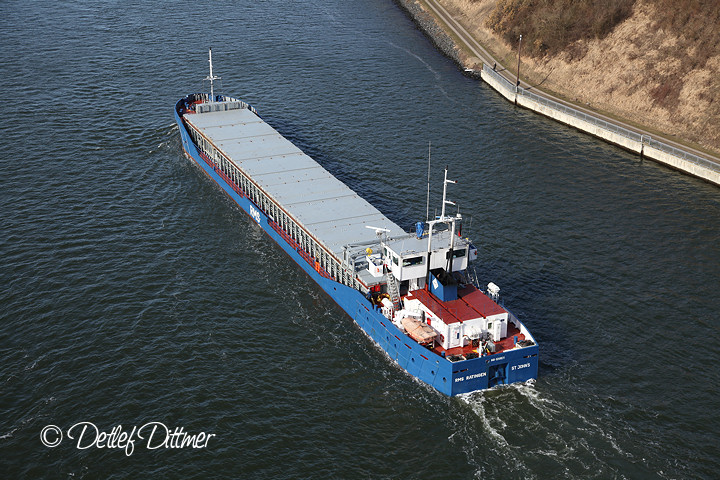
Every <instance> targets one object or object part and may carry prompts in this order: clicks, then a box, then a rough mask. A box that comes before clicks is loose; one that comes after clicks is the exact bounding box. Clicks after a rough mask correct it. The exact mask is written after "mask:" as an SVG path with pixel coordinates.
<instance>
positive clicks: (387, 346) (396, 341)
mask: <svg viewBox="0 0 720 480" xmlns="http://www.w3.org/2000/svg"><path fill="white" fill-rule="evenodd" d="M183 100H184V99H181V100H180V101H179V102H178V104H177V105H176V108H175V120H176V121H177V124H178V127H179V129H180V137H181V140H182V146H183V149H184V150H185V154H186V155H187V156H188V157H189V158H191V159H192V160H193V161H194V162H195V163H196V164H197V165H198V166H199V167H200V168H202V169H203V171H204V172H205V173H206V174H207V175H208V176H209V177H210V178H211V179H212V180H213V181H215V183H217V184H218V186H220V188H222V189H223V190H224V191H225V193H226V194H227V195H228V196H229V197H230V198H231V199H232V200H233V201H234V202H235V203H237V204H238V205H239V206H240V208H242V209H243V211H245V213H247V214H248V216H249V217H250V218H251V219H252V221H254V222H255V223H257V224H258V225H259V226H260V227H261V228H262V229H263V230H264V231H265V233H267V234H268V235H269V236H270V238H272V239H273V240H274V241H275V242H276V243H277V244H278V245H279V246H280V247H281V248H282V249H283V250H285V252H286V253H287V254H288V255H289V256H290V258H292V259H293V260H294V261H295V263H297V264H298V265H299V266H300V267H301V268H302V269H303V270H305V272H306V273H307V274H308V275H309V276H310V278H312V279H313V280H314V281H315V282H316V283H317V284H318V285H319V286H320V288H322V289H323V290H324V291H325V292H326V293H327V294H328V295H329V296H330V297H331V298H332V299H333V300H334V301H335V302H336V303H337V304H338V305H339V306H340V307H341V308H342V309H343V310H345V312H347V314H348V315H349V316H350V317H351V318H352V319H353V320H354V321H355V322H356V323H357V324H358V325H359V326H360V328H362V329H363V331H364V332H365V333H366V334H367V335H368V336H369V337H370V338H372V339H373V341H374V342H375V343H377V344H378V345H380V347H382V349H383V350H385V352H386V353H387V354H388V356H389V357H390V358H391V359H393V360H394V361H395V362H396V363H397V364H398V365H400V367H402V368H403V369H404V370H405V371H407V372H408V373H409V374H411V375H413V376H414V377H416V378H418V379H419V380H422V381H423V382H425V383H427V384H428V385H431V386H432V387H434V388H435V389H436V390H438V391H440V392H442V393H444V394H445V395H448V396H454V395H459V394H463V393H469V392H473V391H476V390H485V389H487V388H491V387H494V386H497V385H507V384H511V383H517V382H526V381H528V380H531V379H534V378H537V372H538V345H537V344H536V345H533V346H531V347H525V348H519V349H512V350H506V351H503V352H501V353H498V354H495V355H487V356H482V357H478V358H474V359H468V360H463V361H458V362H451V361H449V360H447V359H446V358H444V357H442V356H440V355H438V354H436V353H434V352H432V351H430V350H429V349H427V348H425V347H423V346H421V345H420V344H418V343H417V342H415V341H414V340H412V339H411V338H409V337H408V336H407V335H406V334H405V333H404V332H402V331H401V330H400V329H399V328H398V327H396V326H395V325H394V324H393V323H392V322H390V321H389V320H388V319H387V318H386V317H385V316H384V315H382V313H381V312H380V310H379V309H376V308H375V307H374V306H373V305H372V303H371V302H370V301H369V300H368V299H367V298H366V297H365V296H364V295H363V294H362V293H361V292H359V291H358V290H355V289H353V288H350V287H348V286H346V285H343V284H341V283H339V282H336V281H335V280H333V279H331V278H326V277H325V276H323V275H321V274H320V272H318V271H316V270H315V269H314V268H313V267H312V266H311V265H310V264H309V263H308V261H306V259H305V258H304V257H303V255H302V254H301V251H300V250H299V249H298V248H295V247H293V246H292V245H290V244H289V243H288V242H287V241H286V240H285V239H284V238H283V236H281V235H280V234H279V233H278V231H277V230H276V229H275V228H273V226H272V224H271V220H269V219H268V217H267V216H266V215H265V213H264V212H263V211H262V209H261V208H260V207H258V206H257V205H255V204H254V203H253V202H252V200H250V199H249V198H248V197H247V196H245V195H243V194H242V193H239V192H241V191H240V190H239V189H238V188H237V187H236V186H233V185H231V184H230V183H229V182H228V181H226V180H225V178H223V175H221V174H220V173H218V172H219V169H217V168H216V167H214V166H213V165H211V164H210V163H208V162H206V161H205V160H204V159H203V158H202V156H201V155H200V152H199V151H198V148H197V147H196V145H195V144H194V142H193V141H192V138H191V137H190V135H189V133H188V131H187V129H186V127H185V125H184V123H183V120H182V118H181V116H180V115H179V114H178V111H179V108H180V105H181V103H182V102H183Z"/></svg>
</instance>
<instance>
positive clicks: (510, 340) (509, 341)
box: [431, 323, 525, 357]
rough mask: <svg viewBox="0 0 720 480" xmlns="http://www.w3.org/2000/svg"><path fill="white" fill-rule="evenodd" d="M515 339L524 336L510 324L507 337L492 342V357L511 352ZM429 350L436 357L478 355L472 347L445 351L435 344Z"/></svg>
mask: <svg viewBox="0 0 720 480" xmlns="http://www.w3.org/2000/svg"><path fill="white" fill-rule="evenodd" d="M515 337H517V341H518V342H520V341H522V340H525V335H524V334H522V333H520V329H519V328H517V327H516V326H515V325H513V324H512V323H511V324H509V325H508V329H507V337H505V338H503V339H501V340H500V341H498V342H494V343H495V353H494V354H493V355H497V354H498V353H502V352H504V351H506V350H511V349H513V348H515ZM431 350H432V351H433V352H435V353H437V354H438V355H442V354H443V353H445V356H446V357H450V356H453V355H463V356H467V355H468V354H473V353H478V347H473V346H472V345H466V346H464V347H455V348H448V349H447V350H445V349H444V348H443V347H442V346H440V345H437V344H436V345H435V346H434V347H433V348H432V349H431Z"/></svg>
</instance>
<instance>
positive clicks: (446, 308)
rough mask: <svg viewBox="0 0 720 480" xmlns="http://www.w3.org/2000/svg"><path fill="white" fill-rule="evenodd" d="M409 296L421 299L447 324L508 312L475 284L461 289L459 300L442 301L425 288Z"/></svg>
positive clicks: (412, 292)
mask: <svg viewBox="0 0 720 480" xmlns="http://www.w3.org/2000/svg"><path fill="white" fill-rule="evenodd" d="M407 298H409V299H418V300H420V303H422V304H423V305H425V306H427V307H428V308H429V309H430V310H432V312H433V313H434V314H435V315H436V316H437V317H439V318H440V319H442V321H443V322H445V324H446V325H450V324H453V323H458V322H464V321H467V320H472V319H473V318H478V317H488V316H490V315H496V314H499V313H505V312H506V310H505V309H504V308H503V307H501V306H500V305H498V304H497V303H495V302H494V301H493V300H492V299H491V298H490V297H488V296H487V295H485V294H484V293H483V292H481V291H480V290H478V289H477V288H475V287H474V286H473V285H466V286H465V287H464V288H461V289H459V290H458V298H457V300H450V301H446V302H442V301H440V300H439V299H438V298H437V297H436V296H435V295H433V294H432V293H430V292H429V291H427V290H425V289H419V290H413V291H411V292H409V293H408V295H407Z"/></svg>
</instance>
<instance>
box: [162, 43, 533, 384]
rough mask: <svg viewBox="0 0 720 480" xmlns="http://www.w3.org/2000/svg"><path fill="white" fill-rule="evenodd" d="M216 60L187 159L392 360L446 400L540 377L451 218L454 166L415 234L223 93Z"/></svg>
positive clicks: (191, 107)
mask: <svg viewBox="0 0 720 480" xmlns="http://www.w3.org/2000/svg"><path fill="white" fill-rule="evenodd" d="M208 61H209V64H210V65H209V67H210V68H209V69H210V75H209V76H207V77H206V78H205V80H207V81H209V87H210V88H209V90H210V92H209V93H193V94H189V95H187V96H185V97H184V98H181V99H180V100H179V101H178V102H177V104H176V105H175V120H176V121H177V124H178V127H179V130H180V137H181V140H182V147H183V149H184V151H185V155H186V156H187V157H189V158H190V159H191V160H192V161H194V162H195V163H196V164H197V165H198V166H199V167H200V168H201V169H202V170H203V171H204V172H205V173H206V174H207V175H208V176H209V177H210V178H211V179H212V180H213V181H215V183H217V185H218V186H219V187H220V188H221V189H222V190H224V191H225V193H226V194H227V195H228V196H229V197H230V198H231V199H232V200H233V201H234V202H235V203H237V204H238V205H239V206H240V208H241V209H242V210H243V211H245V212H246V213H247V214H248V216H249V217H250V219H251V221H253V222H255V223H256V224H257V225H258V226H259V227H260V228H262V229H263V230H264V231H265V232H266V233H267V234H268V235H269V236H270V238H272V239H273V240H274V241H275V242H276V243H277V244H278V245H279V246H280V248H282V249H283V250H284V251H285V252H286V253H287V254H288V255H289V256H290V258H292V259H293V260H294V261H295V262H296V263H297V264H298V265H299V266H300V267H301V268H302V269H303V270H304V271H305V272H306V273H307V274H308V275H309V276H310V277H311V278H312V279H313V280H314V281H315V282H316V283H317V285H318V286H319V287H320V288H321V289H322V290H324V291H325V292H326V293H327V294H328V295H330V297H331V298H332V299H333V300H334V301H335V302H336V303H337V304H338V305H339V306H340V307H341V308H342V309H343V310H344V311H345V312H347V314H348V316H349V317H350V318H352V319H353V320H354V321H355V322H356V323H357V325H358V326H359V327H360V328H361V329H362V330H363V331H364V332H365V333H366V334H367V335H368V336H369V337H370V338H371V339H372V340H373V341H374V342H375V343H377V344H378V345H379V346H380V347H381V348H382V349H383V350H384V351H385V352H386V353H387V355H388V357H390V359H392V361H394V362H396V363H397V364H398V365H399V366H400V367H402V368H403V369H404V370H405V371H406V372H407V373H409V374H410V375H412V376H414V377H415V378H417V379H418V380H420V381H422V382H424V383H426V384H428V385H430V386H432V387H434V388H435V389H437V390H438V391H439V392H442V393H443V394H445V395H448V396H454V395H459V394H465V393H469V392H474V391H478V390H485V389H488V388H493V387H497V386H500V385H509V384H513V383H517V382H527V381H529V380H532V379H535V378H537V372H538V348H539V347H538V345H537V342H536V341H535V339H534V338H533V336H532V335H531V334H530V332H529V331H528V329H527V328H526V327H525V326H524V325H523V323H522V322H520V320H518V318H517V317H516V316H515V315H513V314H512V313H511V312H510V311H509V310H508V309H506V308H505V307H504V305H503V302H502V301H501V300H500V289H499V287H498V286H497V285H495V284H494V283H489V284H487V286H486V287H485V286H483V287H481V286H480V284H479V283H478V281H477V276H476V275H474V274H473V272H474V270H473V269H472V267H471V262H472V261H473V260H476V259H477V256H478V250H477V247H476V246H475V245H474V244H473V243H472V242H471V241H470V240H469V239H468V238H464V237H462V235H461V232H462V221H463V218H462V216H461V215H460V213H459V211H458V212H456V213H454V214H449V213H446V206H451V207H452V206H454V205H455V204H454V203H453V202H451V201H449V200H447V187H448V185H452V184H454V183H455V182H453V181H452V180H449V179H448V173H447V172H448V170H447V168H446V169H445V178H444V180H443V200H442V205H441V209H440V210H441V213H440V215H439V216H436V217H435V218H433V219H429V218H426V220H425V221H420V222H416V223H414V231H411V232H407V231H405V230H404V229H403V228H401V227H400V226H398V225H396V224H395V223H394V222H393V221H391V220H390V219H389V218H388V217H386V216H385V215H384V214H383V213H381V212H380V211H378V210H377V209H376V208H375V207H373V206H372V205H370V204H369V203H368V202H367V201H365V200H364V199H363V198H362V197H361V196H359V195H358V194H357V193H356V192H354V191H353V190H352V189H350V188H349V187H348V186H347V185H345V184H344V183H342V182H341V181H340V180H338V179H337V178H335V177H334V176H333V175H332V174H330V173H329V172H328V171H327V170H325V168H323V167H322V166H321V165H320V164H319V163H318V162H316V161H315V160H313V159H312V158H310V157H309V156H308V155H306V154H305V153H303V152H302V151H301V150H300V149H299V148H298V147H296V146H295V145H294V144H293V143H292V142H290V141H289V140H287V139H286V138H284V137H283V136H282V135H281V134H280V133H278V132H277V131H276V130H275V129H274V128H273V127H272V126H270V125H269V124H267V123H266V122H265V121H263V119H262V118H261V117H260V115H259V114H258V112H257V111H256V110H255V109H254V108H253V107H252V106H251V105H249V104H247V103H245V102H243V101H241V100H238V99H235V98H232V97H229V96H226V95H222V94H218V95H216V94H215V91H214V82H215V81H216V80H218V79H219V77H217V76H214V74H213V65H212V50H210V51H209V52H208ZM428 191H429V189H428ZM428 198H429V196H428ZM428 211H429V209H428Z"/></svg>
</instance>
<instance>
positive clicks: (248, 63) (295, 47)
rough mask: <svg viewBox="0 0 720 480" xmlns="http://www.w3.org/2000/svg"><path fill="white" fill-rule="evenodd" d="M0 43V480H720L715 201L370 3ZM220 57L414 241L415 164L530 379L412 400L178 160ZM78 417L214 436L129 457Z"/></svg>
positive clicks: (380, 357) (55, 16)
mask: <svg viewBox="0 0 720 480" xmlns="http://www.w3.org/2000/svg"><path fill="white" fill-rule="evenodd" d="M0 31H1V32H2V33H1V34H0V35H1V36H2V42H0V52H1V53H2V55H0V66H1V67H2V72H3V73H2V75H1V76H0V77H1V78H0V87H1V88H2V92H3V94H4V103H3V104H4V107H3V113H2V120H1V121H0V138H1V140H0V141H1V142H2V147H3V148H2V152H3V155H2V157H0V162H1V163H2V172H3V173H2V177H1V178H2V188H1V189H0V232H2V233H1V234H0V255H1V257H0V259H1V260H2V263H1V264H0V265H1V267H0V292H1V294H0V414H1V415H0V476H2V477H3V478H262V479H265V478H267V479H270V478H273V479H274V478H350V479H355V478H416V479H429V478H433V479H446V478H453V479H456V478H498V477H501V478H538V479H543V478H717V475H718V474H717V472H718V471H719V470H720V454H718V448H717V446H718V445H719V444H720V433H719V431H720V420H719V419H718V411H720V399H719V397H718V389H719V388H720V374H719V373H718V362H719V361H720V346H719V342H718V340H720V332H719V327H718V321H719V320H720V319H719V318H718V317H719V316H720V296H719V295H718V287H719V286H720V241H719V240H720V189H718V188H717V187H713V186H711V185H708V184H705V183H703V182H701V181H699V180H696V179H693V178H690V177H687V176H683V175H681V174H679V173H677V172H673V171H670V170H668V169H665V168H663V167H661V166H659V165H656V164H654V163H650V162H643V161H641V160H639V159H638V158H637V157H635V156H633V155H630V154H627V153H625V152H623V151H621V150H618V149H616V148H614V147H611V146H608V145H605V144H603V143H601V142H599V141H596V140H594V139H590V138H588V137H586V136H583V135H581V134H579V133H576V132H575V131H572V130H570V129H568V128H565V127H563V126H561V125H558V124H555V123H553V122H550V121H548V120H545V119H543V118H541V117H538V116H536V115H533V114H531V113H528V112H525V111H522V110H517V109H515V108H514V107H512V106H511V105H510V104H508V103H506V102H505V101H504V100H501V99H500V97H499V96H497V95H496V94H494V93H493V92H492V91H490V90H489V89H488V88H487V87H485V86H484V85H482V84H480V83H477V82H475V81H473V80H470V79H468V78H466V77H464V76H462V74H461V73H460V72H458V70H457V68H456V67H455V66H454V65H453V64H452V63H451V62H450V61H448V60H447V59H445V58H444V57H442V56H441V55H440V54H438V53H437V52H436V51H435V50H434V49H433V48H432V46H431V45H430V44H429V42H428V41H427V40H426V39H425V37H423V35H422V34H420V33H419V32H418V31H417V30H416V29H415V28H414V26H413V24H412V22H410V21H409V20H408V19H407V17H406V16H405V15H404V14H403V13H402V12H401V11H400V10H399V9H398V8H397V7H396V5H395V4H393V3H392V2H391V1H389V0H358V1H340V2H323V1H320V0H310V1H308V2H297V1H295V2H292V1H288V2H279V1H265V2H216V3H209V4H204V5H201V4H198V3H197V2H187V1H183V0H180V1H177V2H146V3H138V2H108V1H106V2H71V3H58V2H45V1H39V2H33V3H31V4H28V3H26V2H17V1H7V2H3V3H2V4H1V5H0ZM210 46H212V47H213V53H214V60H215V68H216V74H218V75H220V76H222V77H223V83H224V93H227V94H229V95H233V96H236V97H239V98H242V99H245V100H247V101H249V102H250V103H252V104H253V105H254V106H255V107H256V108H257V109H258V110H259V111H260V114H261V115H262V116H263V118H264V119H265V120H266V121H268V122H270V123H271V124H273V125H274V126H276V127H277V128H278V129H279V130H280V131H281V132H282V133H283V134H285V135H286V136H287V137H288V138H290V139H291V140H293V141H294V142H295V143H296V144H298V145H299V146H300V147H301V148H303V149H304V150H305V151H306V152H307V153H309V154H310V155H312V156H313V157H315V158H316V159H317V160H318V161H320V162H321V163H322V164H323V165H325V167H326V168H327V169H328V170H330V171H331V172H332V173H334V174H335V175H336V176H338V177H339V178H340V179H342V180H343V181H345V182H346V183H348V184H349V185H350V186H351V187H352V188H354V189H355V190H356V191H358V192H359V193H360V194H361V195H362V196H364V197H365V198H366V199H368V200H369V201H370V202H371V203H373V204H374V205H376V206H377V207H378V208H380V209H381V210H382V211H383V212H384V213H386V214H387V215H388V216H389V217H390V218H391V219H393V220H394V221H396V222H397V223H398V224H400V225H403V226H406V227H407V228H408V229H410V228H411V227H412V224H413V222H414V221H416V220H418V219H421V218H424V215H425V176H426V170H425V168H426V153H427V145H428V142H429V141H431V142H432V144H433V163H434V167H433V173H434V177H435V178H436V179H438V181H436V182H435V188H434V189H433V193H434V196H433V204H438V203H439V198H438V188H437V187H439V184H440V182H439V175H441V171H442V168H443V167H444V166H445V165H446V164H448V165H450V169H451V177H454V178H457V179H459V180H460V181H459V183H458V185H456V186H453V187H452V188H451V193H450V197H451V198H453V199H454V200H457V202H458V203H459V204H460V206H461V208H462V211H463V213H464V214H465V215H466V216H472V219H473V220H472V224H471V225H470V226H469V227H468V226H467V225H466V229H465V233H467V234H468V235H469V236H470V237H471V238H474V239H475V240H476V244H478V245H479V246H480V247H481V248H480V258H479V262H478V263H479V265H480V268H479V270H480V273H481V277H482V280H483V281H484V282H488V281H494V282H495V283H497V284H498V285H499V286H500V287H501V288H502V292H503V294H504V295H505V301H506V304H507V305H508V306H510V307H511V308H512V309H513V311H514V313H515V314H516V315H518V316H519V317H520V318H521V319H522V320H523V322H525V324H526V325H528V327H529V328H530V329H531V330H532V332H533V333H534V335H535V337H536V338H537V340H538V341H539V342H540V345H541V364H540V378H539V379H538V381H537V382H536V383H535V384H534V385H532V386H519V387H510V388H504V389H500V390H494V391H490V392H485V393H478V394H474V395H471V396H469V397H465V398H453V399H449V398H446V397H444V396H442V395H440V394H438V393H436V392H435V391H433V390H431V389H429V388H428V387H426V386H424V385H422V384H420V383H418V382H416V381H414V380H413V379H412V378H411V377H409V376H408V375H406V374H405V373H403V372H402V371H401V370H400V369H399V368H397V367H396V366H395V365H394V364H393V363H391V361H390V360H388V359H387V357H386V356H385V355H384V353H383V352H382V351H381V350H380V349H379V348H377V347H375V346H374V345H373V344H372V343H371V342H370V341H369V340H368V339H367V337H365V336H364V335H363V334H362V332H361V331H360V330H359V329H358V328H357V327H356V326H355V325H354V324H353V323H352V321H351V320H350V318H349V317H347V316H346V315H345V314H344V313H343V312H342V311H341V310H340V309H339V308H338V307H337V306H336V305H335V304H334V303H333V302H332V300H331V299H330V298H329V297H327V296H325V295H324V294H322V293H321V292H320V291H319V289H318V288H316V287H315V285H314V284H313V283H312V282H311V281H310V280H309V279H308V278H306V276H305V275H304V274H303V273H302V271H301V270H300V269H299V268H298V267H297V266H296V265H295V264H294V263H293V262H292V261H291V260H290V259H289V258H288V257H287V256H285V254H284V253H282V252H281V251H280V250H279V249H278V248H276V247H275V246H273V244H272V243H271V242H270V240H269V239H268V238H267V237H266V236H265V235H264V233H263V232H262V231H260V230H259V229H258V228H257V227H256V226H255V225H253V223H252V222H251V221H249V220H248V219H247V218H246V216H245V215H244V214H243V213H242V212H240V211H239V209H238V208H236V207H235V206H234V205H233V204H232V203H231V201H229V200H228V199H227V198H226V197H225V196H224V195H223V194H222V193H221V192H220V190H219V189H218V188H217V187H216V186H215V185H214V184H213V183H212V182H211V181H209V180H208V179H207V178H206V177H204V175H203V174H202V173H201V172H200V171H199V170H198V169H197V168H195V167H194V166H193V165H192V164H191V163H190V162H189V161H188V160H187V159H185V158H184V157H183V155H182V151H181V148H180V142H179V135H178V132H177V129H176V127H175V126H174V122H173V117H172V112H173V106H174V103H175V102H176V101H177V99H178V98H179V97H181V96H183V95H185V94H187V93H189V92H193V91H199V90H201V89H202V82H201V79H202V78H203V77H204V76H205V75H207V72H206V66H207V63H206V54H207V48H208V47H210ZM80 422H91V423H92V424H94V425H96V426H97V428H98V429H100V430H101V431H103V432H110V431H111V430H112V429H113V427H116V426H118V425H122V426H123V430H125V431H130V430H132V428H133V427H134V426H136V427H141V426H142V425H145V424H147V423H149V422H162V423H163V424H165V425H166V426H168V427H170V428H171V429H174V428H178V427H182V428H183V429H184V431H186V432H189V433H191V434H197V433H199V432H205V433H207V434H214V435H215V437H212V438H210V440H209V441H208V444H207V446H206V447H205V448H198V449H193V448H182V449H178V448H157V449H152V450H151V449H148V448H146V447H147V445H146V444H145V443H143V442H141V441H138V442H137V443H136V444H135V450H134V451H133V453H132V455H130V456H128V455H126V452H125V450H122V449H117V448H97V447H91V448H87V449H83V448H78V447H79V446H80V447H82V446H83V445H82V444H77V443H76V442H77V438H75V439H74V440H71V439H69V438H68V436H67V433H68V429H70V427H72V426H73V425H75V424H78V423H80ZM47 425H56V426H58V427H59V428H60V430H61V431H62V432H63V439H62V441H61V442H60V444H59V445H58V446H56V447H54V448H49V447H46V446H44V445H43V443H42V442H41V432H42V431H43V428H44V427H46V426H47ZM77 431H78V430H76V431H75V432H77ZM51 433H52V432H51ZM54 438H55V437H53V435H49V436H46V439H47V440H51V441H52V440H54Z"/></svg>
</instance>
